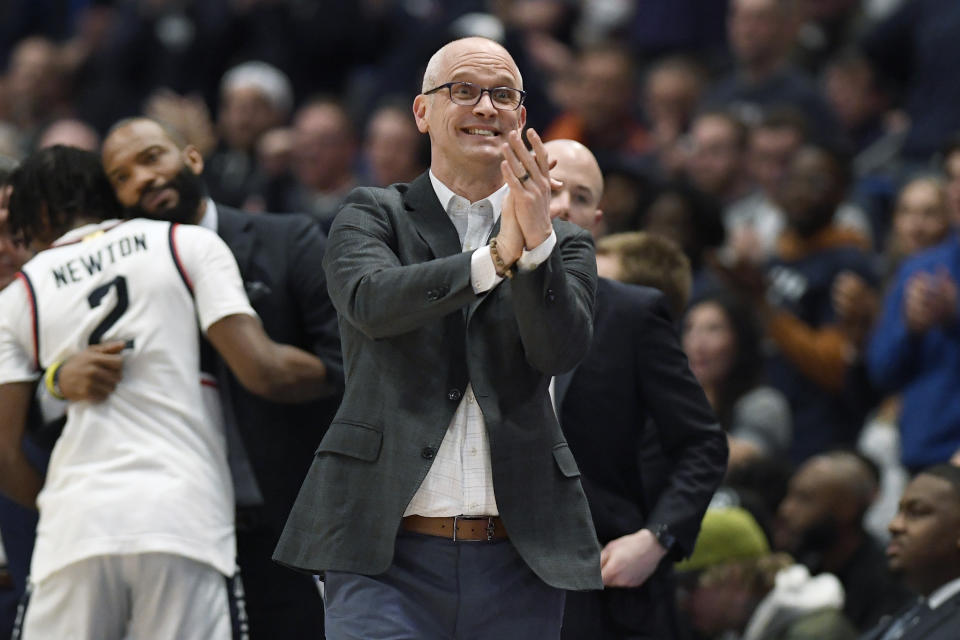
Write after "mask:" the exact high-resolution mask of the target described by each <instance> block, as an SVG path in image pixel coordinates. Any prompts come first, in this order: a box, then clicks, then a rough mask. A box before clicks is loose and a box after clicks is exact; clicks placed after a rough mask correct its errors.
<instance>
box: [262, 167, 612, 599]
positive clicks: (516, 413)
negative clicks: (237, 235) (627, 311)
mask: <svg viewBox="0 0 960 640" xmlns="http://www.w3.org/2000/svg"><path fill="white" fill-rule="evenodd" d="M554 229H555V231H556V233H557V246H556V248H555V249H554V250H553V252H552V254H551V255H550V257H549V258H548V259H547V261H546V262H544V263H543V264H541V265H540V266H539V267H538V268H536V269H535V270H533V271H530V272H525V273H524V272H520V273H518V274H517V275H516V276H515V277H514V278H513V279H512V280H507V281H504V282H502V283H500V284H499V285H498V286H496V287H494V288H493V289H492V290H491V291H489V292H487V293H485V294H482V295H479V296H478V295H476V294H475V293H474V292H473V289H472V287H471V283H470V260H471V252H462V251H461V245H460V240H459V238H458V236H457V232H456V229H455V228H454V226H453V224H452V222H451V221H450V219H449V217H448V216H447V214H446V212H445V211H444V210H443V208H442V207H441V205H440V203H439V201H438V200H437V197H436V194H435V193H434V191H433V187H432V185H431V183H430V180H429V178H428V176H427V175H426V174H424V175H422V176H420V177H419V178H417V180H415V181H414V182H412V183H410V184H409V185H394V186H392V187H389V188H387V189H371V188H361V189H357V190H355V191H354V192H353V193H351V194H350V196H349V197H348V198H347V201H346V203H345V205H344V208H343V209H341V211H340V213H339V214H338V215H337V218H336V220H335V222H334V224H333V228H332V230H331V232H330V243H329V245H328V248H327V255H326V257H325V259H324V267H325V268H326V271H327V277H328V280H329V286H330V297H331V298H332V299H333V303H334V306H335V307H336V308H337V311H338V313H339V315H340V329H341V335H342V338H343V348H344V362H345V365H346V378H347V386H346V391H345V394H344V398H343V403H342V404H341V406H340V410H339V412H338V413H337V416H336V418H335V420H334V422H333V424H331V425H330V430H329V431H328V432H327V435H326V436H325V437H324V439H323V442H322V443H321V444H320V447H319V448H318V449H317V457H316V459H315V460H314V462H313V466H312V467H311V469H310V473H309V474H308V475H307V478H306V480H305V481H304V484H303V488H302V489H301V491H300V495H299V497H298V498H297V503H296V506H295V507H294V509H293V512H292V513H291V515H290V519H289V521H288V522H287V526H286V528H285V530H284V533H283V536H282V537H281V539H280V544H279V546H278V547H277V552H276V554H275V556H274V557H275V558H276V559H277V560H278V561H280V562H282V563H285V564H288V565H291V566H294V567H299V568H303V569H309V570H328V569H329V570H338V571H349V572H354V573H362V574H378V573H382V572H384V571H386V570H387V569H388V568H389V566H390V563H391V561H392V557H393V549H394V540H395V537H396V533H397V530H398V528H399V526H400V522H401V518H402V516H403V512H404V510H405V509H406V506H407V504H408V503H409V502H410V500H411V498H412V497H413V495H414V493H415V492H416V490H417V488H418V487H419V486H420V483H421V482H422V480H423V478H424V477H425V476H426V474H427V471H428V470H429V468H430V465H431V463H432V461H433V457H434V454H435V452H436V451H437V449H438V448H439V446H440V443H441V441H442V440H443V436H444V434H445V433H446V431H447V427H448V425H449V423H450V420H451V418H452V417H453V414H454V412H455V411H456V409H457V406H458V405H459V404H460V399H461V397H462V394H463V392H464V390H465V388H466V386H467V383H468V382H469V383H471V384H472V386H473V390H474V393H475V395H476V397H477V401H478V403H479V405H480V408H481V410H482V411H483V415H484V419H485V421H486V427H487V433H488V434H489V437H490V457H491V463H492V469H493V482H494V488H495V491H496V498H497V506H498V508H499V511H500V516H501V518H502V520H503V523H504V525H505V526H506V529H507V533H508V535H509V537H510V540H511V542H512V543H513V545H514V546H515V547H516V549H517V551H518V552H519V553H520V555H521V556H522V557H523V559H524V560H525V561H526V562H527V564H528V565H529V566H530V567H531V569H533V571H534V572H535V573H536V574H537V575H538V576H539V577H540V578H541V579H543V580H544V581H545V582H546V583H548V584H550V585H552V586H555V587H559V588H565V589H590V588H597V587H599V585H600V563H599V548H598V546H597V541H596V535H595V534H594V531H593V527H592V525H591V523H590V515H589V512H588V510H587V503H586V499H585V498H584V495H583V491H582V489H581V486H580V479H579V476H580V472H579V470H578V469H577V465H576V463H575V462H574V460H573V456H572V454H571V453H570V449H569V447H568V446H567V443H566V441H565V440H564V438H563V434H562V433H561V431H560V425H559V424H558V422H557V419H556V416H555V414H554V412H553V407H552V406H551V403H550V397H549V394H548V392H547V388H548V386H549V382H550V376H551V375H554V374H558V373H562V372H563V371H567V370H569V369H571V368H572V367H573V366H575V365H576V364H577V362H578V361H579V360H580V359H581V358H582V357H583V355H584V354H585V353H586V350H587V348H588V347H589V343H590V335H591V331H592V325H593V301H594V290H595V287H596V264H595V262H594V257H593V251H592V241H591V239H590V236H589V235H588V234H586V233H585V232H584V231H582V230H580V229H579V228H577V227H575V226H574V225H571V224H568V223H566V222H562V221H559V222H555V223H554ZM494 233H496V229H494Z"/></svg>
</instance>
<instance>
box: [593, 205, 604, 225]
mask: <svg viewBox="0 0 960 640" xmlns="http://www.w3.org/2000/svg"><path fill="white" fill-rule="evenodd" d="M602 217H603V210H602V209H599V208H598V209H597V210H596V211H594V213H593V224H594V225H597V224H598V223H599V222H600V218H602Z"/></svg>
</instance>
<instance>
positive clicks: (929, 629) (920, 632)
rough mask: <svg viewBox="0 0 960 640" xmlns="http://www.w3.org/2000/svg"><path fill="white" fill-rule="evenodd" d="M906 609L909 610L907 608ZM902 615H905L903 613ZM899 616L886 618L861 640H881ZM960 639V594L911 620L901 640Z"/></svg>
mask: <svg viewBox="0 0 960 640" xmlns="http://www.w3.org/2000/svg"><path fill="white" fill-rule="evenodd" d="M905 609H909V607H906V608H905ZM900 613H903V612H902V611H901V612H900ZM898 617H899V614H898V615H894V616H885V617H883V618H881V619H880V622H879V623H878V624H877V626H876V627H874V628H873V629H872V630H870V631H869V632H867V633H866V634H864V635H863V636H861V638H860V640H880V638H882V637H883V634H885V633H886V632H887V629H889V628H890V626H891V625H893V623H894V622H895V621H896V620H897V618H898ZM958 637H960V593H956V594H954V595H953V597H951V598H950V599H949V600H947V601H946V602H944V603H943V604H942V605H940V606H939V607H937V608H936V609H934V610H932V611H925V612H923V613H922V614H920V615H919V616H917V617H916V619H915V620H913V619H911V621H910V623H909V624H908V625H907V628H906V630H905V631H904V634H903V636H901V638H900V640H956V639H957V638H958Z"/></svg>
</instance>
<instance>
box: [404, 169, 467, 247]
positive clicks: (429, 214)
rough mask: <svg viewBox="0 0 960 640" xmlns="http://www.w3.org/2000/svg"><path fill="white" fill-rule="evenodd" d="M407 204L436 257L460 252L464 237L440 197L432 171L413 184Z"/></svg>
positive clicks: (406, 196)
mask: <svg viewBox="0 0 960 640" xmlns="http://www.w3.org/2000/svg"><path fill="white" fill-rule="evenodd" d="M403 204H404V207H405V208H406V210H407V213H408V214H409V216H410V220H411V221H412V222H413V225H414V227H416V229H417V233H418V234H419V235H420V237H421V238H423V240H424V242H426V243H427V245H428V246H429V247H430V250H431V251H433V255H434V256H436V257H438V258H442V257H444V256H452V255H455V254H457V253H460V251H461V250H462V248H461V246H460V236H458V235H457V229H456V227H454V226H453V222H451V221H450V217H449V216H448V215H447V212H446V211H445V210H444V208H443V206H442V205H441V204H440V201H439V200H438V199H437V194H436V192H435V191H434V190H433V184H432V183H431V182H430V176H429V175H428V174H426V173H423V174H421V175H420V177H418V178H417V179H416V180H414V181H413V182H411V183H410V188H409V189H407V193H406V195H404V198H403Z"/></svg>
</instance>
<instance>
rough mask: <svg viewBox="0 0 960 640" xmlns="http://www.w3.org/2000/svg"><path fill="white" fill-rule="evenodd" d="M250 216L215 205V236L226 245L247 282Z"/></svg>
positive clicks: (249, 257) (250, 242) (250, 229)
mask: <svg viewBox="0 0 960 640" xmlns="http://www.w3.org/2000/svg"><path fill="white" fill-rule="evenodd" d="M251 215H252V214H249V213H244V212H242V211H237V210H236V209H231V208H230V207H225V206H223V205H217V234H218V235H219V236H220V237H221V238H222V239H223V241H224V242H226V243H227V246H228V247H230V251H231V252H232V253H233V257H234V258H235V259H236V261H237V265H238V266H239V267H240V275H241V276H242V277H243V279H244V280H245V281H246V280H247V274H248V273H249V270H250V269H249V267H250V260H251V256H252V255H253V242H254V233H253V223H252V222H251V220H250V216H251Z"/></svg>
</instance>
